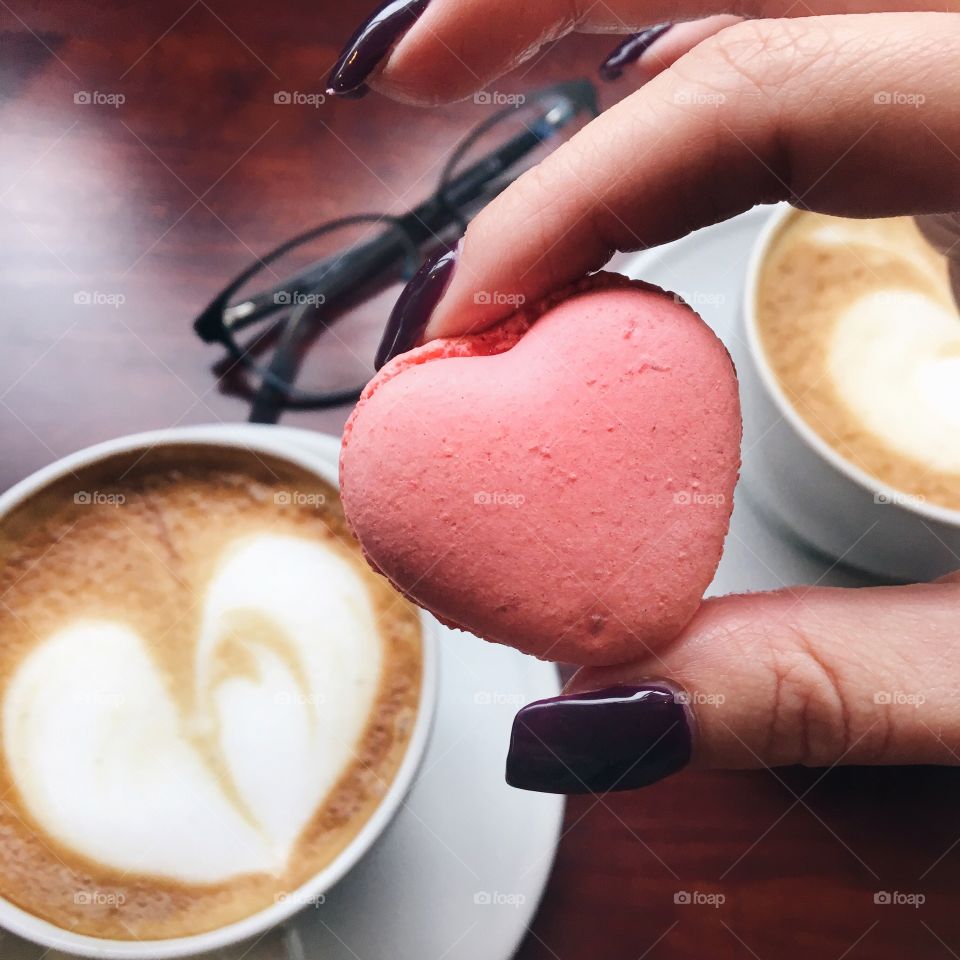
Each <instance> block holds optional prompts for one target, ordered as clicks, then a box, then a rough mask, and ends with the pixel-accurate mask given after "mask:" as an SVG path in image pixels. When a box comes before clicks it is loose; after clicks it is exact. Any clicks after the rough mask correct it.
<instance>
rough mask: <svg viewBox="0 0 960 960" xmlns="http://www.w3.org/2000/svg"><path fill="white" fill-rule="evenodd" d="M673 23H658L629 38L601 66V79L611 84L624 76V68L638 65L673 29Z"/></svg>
mask: <svg viewBox="0 0 960 960" xmlns="http://www.w3.org/2000/svg"><path fill="white" fill-rule="evenodd" d="M672 26H673V24H672V23H658V24H657V25H656V26H655V27H648V28H647V29H646V30H641V31H640V33H635V34H633V36H630V37H627V39H626V40H624V41H623V43H621V44H620V46H619V47H617V48H616V49H615V50H614V51H613V53H611V54H610V56H609V57H607V59H606V60H604V61H603V63H601V64H600V79H601V80H606V81H607V82H610V81H612V80H619V79H620V77H622V76H623V69H624V67H628V66H630V64H631V63H636V62H637V61H638V60H639V59H640V58H641V57H642V56H643V55H644V54H645V53H646V52H647V51H648V50H649V49H650V48H651V47H652V46H653V44H654V43H656V41H657V40H659V39H660V38H661V37H662V36H663V35H664V34H665V33H666V32H667V31H668V30H669V29H670V28H671V27H672Z"/></svg>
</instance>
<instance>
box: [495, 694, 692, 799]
mask: <svg viewBox="0 0 960 960" xmlns="http://www.w3.org/2000/svg"><path fill="white" fill-rule="evenodd" d="M692 730H693V721H692V715H691V714H690V712H689V707H688V706H687V698H686V697H685V696H684V695H683V691H682V690H681V688H680V687H678V686H676V685H674V684H673V683H670V682H666V681H661V680H654V681H649V682H644V683H639V684H636V685H633V684H631V685H619V686H614V687H607V688H606V689H604V690H595V691H589V692H586V693H574V694H568V695H566V696H561V697H552V698H551V699H549V700H538V701H537V702H535V703H531V704H529V705H528V706H526V707H524V708H523V709H522V710H521V711H520V712H519V713H518V714H517V716H516V717H515V718H514V721H513V734H512V736H511V738H510V752H509V754H508V756H507V783H509V784H510V785H511V786H514V787H519V788H520V789H521V790H536V791H538V792H540V793H604V792H606V791H610V790H634V789H636V788H637V787H646V786H648V785H649V784H651V783H656V781H658V780H662V779H663V778H664V777H668V776H670V774H672V773H676V772H677V771H678V770H680V769H681V768H683V767H684V766H686V764H687V763H688V762H689V760H690V753H691V749H692V743H693V736H692Z"/></svg>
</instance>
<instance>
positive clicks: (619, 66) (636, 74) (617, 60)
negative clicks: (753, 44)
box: [600, 14, 742, 86]
mask: <svg viewBox="0 0 960 960" xmlns="http://www.w3.org/2000/svg"><path fill="white" fill-rule="evenodd" d="M741 19H742V18H741V17H734V16H731V15H728V14H720V15H719V16H716V17H705V18H704V19H703V20H692V21H691V22H690V23H675V24H669V23H661V24H658V25H657V26H655V27H651V28H649V29H647V30H642V31H641V32H640V33H635V34H632V35H631V36H630V37H628V38H627V39H626V40H624V41H623V42H622V43H621V44H620V45H619V46H618V47H616V48H615V49H614V50H613V51H612V52H611V54H610V55H609V56H608V57H607V59H606V60H604V62H603V63H602V64H601V65H600V76H601V77H602V78H603V79H604V80H617V79H619V78H620V77H621V76H622V75H623V74H624V72H625V71H627V70H628V69H629V76H630V79H632V80H633V81H634V83H635V84H636V85H637V86H641V85H642V84H644V83H646V82H647V81H648V80H650V79H651V78H652V77H655V76H656V75H657V74H658V73H660V72H662V71H663V70H666V69H667V67H669V66H672V65H673V64H674V63H676V62H677V60H679V59H680V58H681V57H682V56H683V55H684V54H685V53H689V52H690V51H691V50H692V49H693V48H694V47H695V46H696V45H697V44H698V43H700V42H701V41H703V40H706V39H707V37H712V36H713V35H714V34H715V33H719V32H720V31H721V30H722V29H723V28H724V27H732V26H733V25H734V24H735V23H739V22H740V21H741Z"/></svg>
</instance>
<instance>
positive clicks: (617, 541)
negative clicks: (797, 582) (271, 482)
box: [341, 274, 741, 664]
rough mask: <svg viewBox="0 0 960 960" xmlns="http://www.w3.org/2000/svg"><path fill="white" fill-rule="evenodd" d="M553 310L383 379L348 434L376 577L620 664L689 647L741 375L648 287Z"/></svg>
mask: <svg viewBox="0 0 960 960" xmlns="http://www.w3.org/2000/svg"><path fill="white" fill-rule="evenodd" d="M555 299H559V302H558V303H555V305H549V306H548V307H547V308H546V310H545V312H543V313H542V315H539V316H538V315H537V314H538V313H539V309H538V310H533V311H524V312H521V314H519V315H518V316H517V317H515V318H513V319H512V320H510V321H508V322H507V323H506V324H504V325H501V326H500V327H498V328H495V329H494V330H493V331H491V332H488V333H486V334H484V335H481V336H478V337H461V338H457V339H456V340H449V341H437V342H435V343H433V344H428V345H427V346H425V347H423V348H421V349H420V350H414V351H411V352H410V353H408V354H405V355H404V356H403V357H400V358H398V360H397V361H395V362H394V364H390V365H388V366H387V367H385V368H384V370H383V371H381V374H380V375H379V376H378V377H377V378H376V379H375V380H374V381H373V382H372V383H371V385H370V386H369V387H368V389H367V391H365V394H364V398H363V399H362V400H361V403H360V404H359V405H358V407H357V409H356V411H355V412H354V415H353V416H352V418H351V420H350V422H349V424H348V427H347V430H346V431H345V434H344V448H343V454H342V458H341V480H342V496H343V502H344V506H345V508H346V513H347V517H348V519H349V521H350V523H351V525H352V527H353V529H354V532H355V533H356V535H357V537H358V539H359V540H360V543H361V545H362V547H363V549H364V551H365V553H366V554H367V556H368V558H369V559H370V561H371V562H372V564H373V565H374V566H375V567H376V568H377V569H379V570H380V571H381V572H382V573H384V574H385V575H386V576H387V577H388V578H389V579H390V580H391V581H392V582H393V583H394V584H395V585H396V586H397V587H398V588H399V589H400V590H401V592H403V593H404V594H406V595H408V596H409V597H411V598H412V599H414V600H415V601H416V602H418V603H420V604H421V605H422V606H425V607H426V608H428V609H429V610H431V611H433V612H434V613H436V614H437V615H438V616H440V617H441V618H442V619H444V620H445V621H447V622H452V623H454V624H459V625H461V626H463V627H464V628H465V629H467V630H470V631H472V632H474V633H477V634H479V635H480V636H483V637H485V638H487V639H489V640H493V641H496V642H499V643H506V644H509V645H511V646H513V647H516V648H517V649H520V650H523V651H525V652H527V653H531V654H533V655H535V656H537V657H541V658H544V659H550V660H564V661H569V662H573V663H581V664H610V663H618V662H623V661H626V660H629V659H632V658H636V657H638V656H641V655H643V654H644V653H646V652H648V651H651V650H655V649H657V648H658V647H662V646H663V645H664V644H665V643H667V642H669V641H670V640H671V639H672V638H673V637H675V636H676V635H677V633H678V632H679V631H680V630H681V629H682V628H683V626H684V625H685V624H686V623H687V621H688V620H689V619H690V618H691V617H692V616H693V613H694V612H695V610H696V608H697V606H698V604H699V601H700V599H701V597H702V595H703V592H704V590H705V589H706V587H707V585H708V584H709V583H710V580H711V579H712V578H713V574H714V572H715V570H716V566H717V563H718V562H719V559H720V554H721V550H722V547H723V540H724V537H725V535H726V531H727V526H728V523H729V517H730V511H731V509H732V506H733V490H734V486H735V484H736V480H737V474H738V470H739V447H740V429H741V427H740V408H739V399H738V394H737V383H736V376H735V373H734V370H733V366H732V363H731V361H730V358H729V356H728V354H727V352H726V350H725V348H724V347H723V345H722V344H721V343H720V342H719V340H717V338H716V336H715V335H714V334H713V332H712V331H711V330H710V329H709V328H708V327H707V326H706V325H705V324H704V323H703V322H702V320H700V318H699V317H698V316H697V315H696V314H695V313H694V312H693V311H692V310H690V309H689V307H687V306H686V305H684V304H683V303H681V302H679V301H677V300H676V299H675V298H673V297H672V296H669V295H667V294H664V293H663V292H661V291H657V290H655V289H652V288H650V287H648V286H647V285H644V284H637V283H630V282H627V281H624V280H623V279H622V278H620V277H616V276H615V275H608V274H607V275H605V274H601V275H596V276H595V277H593V278H590V281H589V283H586V284H583V285H581V286H580V287H579V288H578V289H575V290H574V291H572V292H571V291H567V293H566V294H565V295H564V296H562V297H560V298H555Z"/></svg>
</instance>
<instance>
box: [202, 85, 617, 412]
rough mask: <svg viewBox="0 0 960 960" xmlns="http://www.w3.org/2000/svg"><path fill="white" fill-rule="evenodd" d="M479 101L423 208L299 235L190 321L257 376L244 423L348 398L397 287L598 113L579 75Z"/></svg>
mask: <svg viewBox="0 0 960 960" xmlns="http://www.w3.org/2000/svg"><path fill="white" fill-rule="evenodd" d="M478 96H487V97H488V99H489V102H491V103H492V104H494V105H500V106H501V109H499V110H497V111H496V112H494V113H493V114H492V115H491V116H490V117H488V118H487V119H486V120H485V121H484V122H483V123H481V124H480V125H479V126H477V127H476V128H475V129H474V130H473V131H472V132H471V133H469V134H468V135H467V136H466V137H465V138H464V139H463V140H462V141H461V142H460V143H459V144H458V145H457V147H456V148H455V149H454V151H453V152H452V154H451V155H450V157H449V158H448V160H447V162H446V163H445V164H444V166H443V169H442V172H441V175H440V182H439V186H438V188H437V189H436V191H435V192H434V193H433V194H431V195H430V196H429V197H428V198H427V199H426V200H425V201H424V202H423V203H421V204H420V205H419V206H417V207H415V208H413V209H412V210H409V211H408V212H407V213H404V214H401V215H400V216H390V215H386V214H358V215H356V216H352V217H344V218H342V219H339V220H331V221H329V222H327V223H324V224H321V225H320V226H318V227H315V228H313V229H312V230H307V231H306V232H304V233H301V234H300V235H299V236H296V237H294V238H293V239H291V240H288V241H287V242H286V243H284V244H282V245H281V246H279V247H277V248H276V249H275V250H272V251H271V252H270V253H268V254H266V255H265V256H263V257H261V258H260V259H258V260H257V262H256V263H254V264H252V265H251V266H250V267H248V268H247V269H246V270H244V271H243V272H242V273H241V274H240V275H239V276H238V277H236V279H235V280H233V282H232V283H230V284H229V285H228V286H227V287H226V288H225V289H224V290H223V291H221V292H220V293H219V294H218V295H217V296H216V297H215V298H214V300H213V301H212V302H211V303H210V305H209V306H208V307H207V308H206V309H205V310H204V311H203V313H201V314H200V316H199V317H198V318H197V319H196V321H195V322H194V325H193V326H194V330H196V332H197V334H198V335H199V336H200V338H201V339H202V340H203V341H204V342H206V343H220V344H222V345H223V346H224V347H225V348H226V350H227V352H228V356H229V358H230V359H231V360H232V361H234V363H232V364H231V366H233V365H240V366H242V367H243V368H244V369H245V370H246V371H248V372H249V373H250V374H251V375H252V376H253V377H254V378H255V379H256V380H257V381H259V383H258V385H257V386H256V387H255V390H254V392H255V400H254V412H253V414H252V416H251V419H254V420H260V421H263V420H268V419H276V417H277V416H279V412H280V410H282V408H284V407H293V408H300V409H320V408H326V407H333V406H338V405H340V404H343V403H350V402H353V401H355V400H356V399H357V397H359V395H360V391H361V390H362V389H363V386H364V385H365V384H366V382H367V381H368V380H369V379H370V377H371V376H372V375H373V369H374V367H373V359H374V356H375V354H376V349H377V346H378V344H379V342H380V337H381V334H382V330H383V326H384V323H385V321H386V318H387V317H388V316H389V313H390V309H391V308H392V306H393V304H394V302H395V301H396V298H397V296H398V294H399V291H400V288H401V285H402V284H403V283H404V282H405V281H406V280H408V279H409V278H410V277H411V276H412V275H413V274H414V273H415V272H416V270H417V268H418V267H419V265H420V264H421V263H422V262H423V259H424V257H425V256H426V255H427V254H429V253H431V252H433V251H434V250H436V249H437V248H439V247H444V246H446V247H449V246H452V245H453V244H454V243H455V242H456V240H457V239H458V238H459V237H460V236H462V234H463V232H464V230H465V229H466V226H467V223H468V222H469V220H470V218H471V217H472V216H474V215H475V214H476V213H477V212H478V211H479V210H480V209H481V208H482V207H483V206H484V205H485V204H486V203H488V202H489V201H490V200H491V199H493V197H495V196H496V195H497V194H498V193H500V192H501V191H502V190H503V189H504V188H505V187H506V186H508V185H509V184H510V183H511V182H512V181H513V180H515V179H516V178H517V177H518V176H519V175H520V174H521V173H522V172H523V171H524V170H526V169H528V168H529V167H532V166H534V165H535V164H536V163H537V162H539V161H540V160H541V159H542V158H543V156H545V155H546V153H548V152H550V151H551V150H552V149H554V147H555V146H556V145H557V142H558V141H559V139H560V138H561V137H564V138H566V137H569V136H570V135H572V134H573V133H574V132H576V130H577V129H579V128H580V127H582V126H583V125H584V124H585V123H587V122H588V121H589V120H590V119H591V118H593V117H595V116H597V114H598V113H599V110H598V107H597V97H596V89H595V88H594V86H593V84H592V83H590V82H589V81H588V80H574V81H570V82H567V83H560V84H557V85H555V86H550V87H546V88H544V89H541V90H538V91H535V92H533V93H530V94H526V95H520V94H517V95H509V96H506V95H504V96H499V95H494V94H489V95H478ZM265 410H266V411H268V412H267V413H266V414H265V413H264V411H265ZM271 410H272V411H274V412H273V414H272V415H271V413H270V412H269V411H271Z"/></svg>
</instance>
